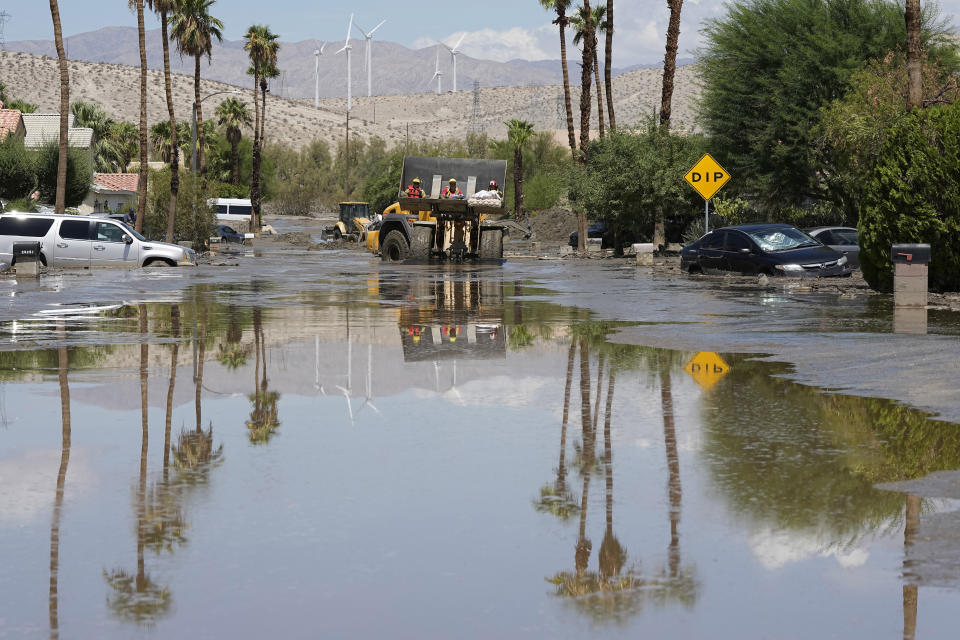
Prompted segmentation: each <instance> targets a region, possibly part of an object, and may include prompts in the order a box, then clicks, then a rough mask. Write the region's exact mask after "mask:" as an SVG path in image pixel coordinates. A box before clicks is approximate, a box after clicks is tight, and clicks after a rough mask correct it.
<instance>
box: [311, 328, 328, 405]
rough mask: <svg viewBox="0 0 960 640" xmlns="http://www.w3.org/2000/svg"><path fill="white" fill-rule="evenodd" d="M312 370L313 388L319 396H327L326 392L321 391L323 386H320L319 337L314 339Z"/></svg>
mask: <svg viewBox="0 0 960 640" xmlns="http://www.w3.org/2000/svg"><path fill="white" fill-rule="evenodd" d="M313 368H314V379H313V388H314V389H316V390H317V391H319V392H320V393H321V394H323V395H327V392H326V391H324V390H323V385H322V384H320V336H315V337H314V347H313Z"/></svg>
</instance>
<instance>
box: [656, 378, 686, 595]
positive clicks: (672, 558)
mask: <svg viewBox="0 0 960 640" xmlns="http://www.w3.org/2000/svg"><path fill="white" fill-rule="evenodd" d="M659 369H660V410H661V413H662V414H663V441H664V445H665V447H666V451H667V469H668V470H669V479H668V481H667V493H668V495H669V497H670V550H669V554H668V564H669V568H670V577H671V578H674V579H676V578H677V577H679V574H680V573H679V572H680V506H681V502H682V501H683V487H682V486H681V484H680V455H679V451H678V449H677V429H676V425H675V424H674V420H673V393H672V384H671V381H670V364H669V362H666V361H664V362H661V363H660V366H659Z"/></svg>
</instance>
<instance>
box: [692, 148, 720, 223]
mask: <svg viewBox="0 0 960 640" xmlns="http://www.w3.org/2000/svg"><path fill="white" fill-rule="evenodd" d="M683 179H684V180H686V181H687V183H688V184H689V185H690V186H691V187H693V188H694V189H695V190H696V192H697V193H699V194H700V197H702V198H703V223H704V233H709V232H710V199H711V198H712V197H713V196H714V194H716V193H717V191H719V190H720V187H722V186H723V185H725V184H727V181H728V180H729V179H730V174H729V173H727V172H726V170H725V169H724V168H723V167H721V166H720V165H719V164H718V163H717V161H716V160H714V159H713V156H711V155H710V154H709V153H705V154H703V157H702V158H700V159H699V160H698V161H697V163H696V164H695V165H693V167H692V168H691V169H690V171H687V174H686V175H685V176H683Z"/></svg>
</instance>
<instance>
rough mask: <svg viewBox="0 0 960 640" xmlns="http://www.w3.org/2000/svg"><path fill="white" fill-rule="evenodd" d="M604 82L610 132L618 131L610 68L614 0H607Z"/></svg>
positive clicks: (611, 60)
mask: <svg viewBox="0 0 960 640" xmlns="http://www.w3.org/2000/svg"><path fill="white" fill-rule="evenodd" d="M603 65H604V66H603V81H604V84H605V85H606V90H607V113H608V114H609V115H610V131H611V132H613V131H616V130H617V119H616V117H615V116H614V114H613V79H612V78H611V77H610V67H611V66H612V65H613V0H607V41H606V44H605V47H604V60H603Z"/></svg>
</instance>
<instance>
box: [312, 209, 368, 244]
mask: <svg viewBox="0 0 960 640" xmlns="http://www.w3.org/2000/svg"><path fill="white" fill-rule="evenodd" d="M338 204H339V205H340V219H339V220H337V222H336V224H334V225H333V226H332V227H327V228H326V229H324V230H323V234H322V235H323V236H324V237H327V238H333V239H334V240H340V239H341V238H350V239H352V240H363V238H364V236H365V235H366V233H367V225H369V224H370V204H369V203H367V202H340V203H338Z"/></svg>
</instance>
